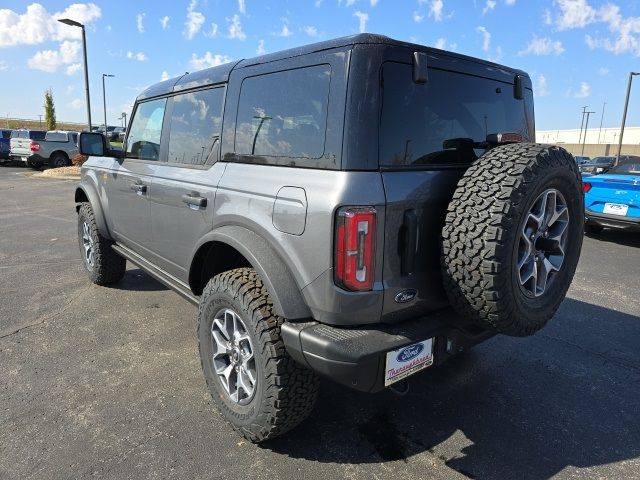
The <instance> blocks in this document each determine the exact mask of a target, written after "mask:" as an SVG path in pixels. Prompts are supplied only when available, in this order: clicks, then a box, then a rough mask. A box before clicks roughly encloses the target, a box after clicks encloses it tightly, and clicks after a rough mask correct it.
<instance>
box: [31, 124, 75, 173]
mask: <svg viewBox="0 0 640 480" xmlns="http://www.w3.org/2000/svg"><path fill="white" fill-rule="evenodd" d="M29 150H30V155H28V156H27V157H22V156H21V157H20V158H23V159H24V160H23V161H24V162H25V163H26V164H27V165H28V166H29V167H31V168H33V169H38V168H41V167H42V166H44V165H49V166H50V167H66V166H68V165H71V159H72V158H73V157H74V156H75V155H76V154H77V153H78V132H67V131H62V130H52V131H49V132H46V133H45V135H44V138H43V139H42V140H31V142H30V144H29Z"/></svg>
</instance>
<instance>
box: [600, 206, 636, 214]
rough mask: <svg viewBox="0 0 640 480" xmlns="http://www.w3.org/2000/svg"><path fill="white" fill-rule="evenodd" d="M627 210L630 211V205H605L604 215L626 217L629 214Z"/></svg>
mask: <svg viewBox="0 0 640 480" xmlns="http://www.w3.org/2000/svg"><path fill="white" fill-rule="evenodd" d="M627 210H629V206H628V205H622V204H620V203H605V204H604V209H603V210H602V213H611V214H613V215H622V216H625V215H626V214H627Z"/></svg>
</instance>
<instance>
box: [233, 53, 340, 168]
mask: <svg viewBox="0 0 640 480" xmlns="http://www.w3.org/2000/svg"><path fill="white" fill-rule="evenodd" d="M330 79H331V67H330V65H317V66H314V67H306V68H300V69H296V70H288V71H283V72H276V73H269V74H266V75H260V76H256V77H249V78H246V79H245V80H244V81H243V83H242V88H241V91H240V101H239V105H238V118H237V123H236V137H235V151H236V154H238V155H255V156H261V157H288V158H292V157H293V158H309V159H315V158H320V157H322V155H323V153H324V145H325V134H326V128H327V106H328V100H329V83H330ZM274 163H277V162H274ZM285 163H286V162H285ZM291 163H293V162H291ZM295 163H296V164H297V165H300V166H304V162H302V164H300V162H295Z"/></svg>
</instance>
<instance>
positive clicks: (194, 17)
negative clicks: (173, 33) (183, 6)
mask: <svg viewBox="0 0 640 480" xmlns="http://www.w3.org/2000/svg"><path fill="white" fill-rule="evenodd" d="M197 6H198V2H197V1H196V0H191V2H190V3H189V6H188V7H187V21H186V22H184V32H182V33H183V35H184V36H185V37H186V38H187V40H191V39H192V38H193V37H195V36H196V34H197V33H198V32H199V31H200V29H201V28H202V25H203V24H204V21H205V16H204V15H203V14H202V13H200V12H196V11H195V8H196V7H197Z"/></svg>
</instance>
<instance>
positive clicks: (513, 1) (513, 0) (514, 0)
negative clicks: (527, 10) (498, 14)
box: [504, 0, 516, 6]
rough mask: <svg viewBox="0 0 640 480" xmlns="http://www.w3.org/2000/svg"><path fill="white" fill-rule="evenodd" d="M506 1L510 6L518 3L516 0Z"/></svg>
mask: <svg viewBox="0 0 640 480" xmlns="http://www.w3.org/2000/svg"><path fill="white" fill-rule="evenodd" d="M504 3H505V4H507V5H509V6H511V5H515V4H516V0H505V2H504Z"/></svg>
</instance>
